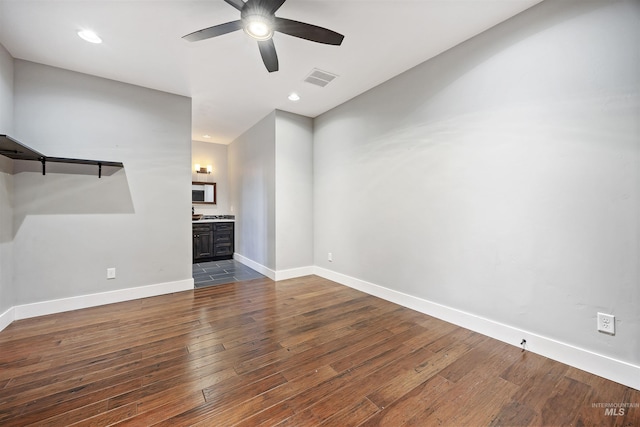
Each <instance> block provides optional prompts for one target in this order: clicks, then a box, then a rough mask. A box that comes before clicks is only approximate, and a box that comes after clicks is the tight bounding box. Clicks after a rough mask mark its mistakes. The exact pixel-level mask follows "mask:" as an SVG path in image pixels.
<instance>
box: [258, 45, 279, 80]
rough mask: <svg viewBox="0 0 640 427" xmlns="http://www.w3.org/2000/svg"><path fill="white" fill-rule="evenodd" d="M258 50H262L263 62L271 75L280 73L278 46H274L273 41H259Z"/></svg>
mask: <svg viewBox="0 0 640 427" xmlns="http://www.w3.org/2000/svg"><path fill="white" fill-rule="evenodd" d="M258 48H259V49H260V55H262V61H263V62H264V66H265V67H267V70H268V71H269V72H270V73H273V72H274V71H278V55H277V54H276V46H275V45H274V44H273V39H269V40H259V41H258Z"/></svg>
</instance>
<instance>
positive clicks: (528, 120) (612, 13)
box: [314, 1, 640, 364]
mask: <svg viewBox="0 0 640 427" xmlns="http://www.w3.org/2000/svg"><path fill="white" fill-rule="evenodd" d="M639 21H640V2H638V1H597V2H592V1H546V2H543V3H541V4H540V5H538V6H535V7H534V8H532V9H530V10H528V11H526V12H524V13H523V14H521V15H518V16H517V17H515V18H513V19H511V20H509V21H507V22H506V23H503V24H501V25H499V26H497V27H494V28H492V29H490V30H489V31H487V32H485V33H483V34H481V35H480V36H478V37H476V38H474V39H472V40H470V41H468V42H466V43H464V44H462V45H459V46H457V47H456V48H454V49H452V50H450V51H448V52H445V53H444V54H441V55H440V56H438V57H436V58H435V59H433V60H431V61H428V62H426V63H424V64H422V65H420V66H418V67H416V68H414V69H412V70H410V71H408V72H406V73H404V74H403V75H401V76H399V77H397V78H395V79H393V80H391V81H389V82H387V83H385V84H383V85H381V86H379V87H377V88H375V89H373V90H371V91H369V92H367V93H365V94H363V95H361V96H359V97H358V98H356V99H353V100H351V101H349V102H347V103H346V104H343V105H341V106H340V107H338V108H336V109H334V110H332V111H330V112H328V113H326V114H324V115H322V116H320V117H318V118H317V119H316V120H315V122H314V126H315V136H314V181H315V187H314V190H315V191H314V206H315V207H314V218H315V220H314V221H315V232H314V237H315V265H317V266H320V267H324V268H328V269H331V270H334V271H336V272H339V273H343V274H346V275H349V276H352V277H355V278H359V279H362V280H366V281H369V282H372V283H375V284H377V285H381V286H384V287H387V288H390V289H393V290H396V291H399V292H404V293H406V294H409V295H413V296H416V297H420V298H424V299H427V300H430V301H433V302H436V303H440V304H444V305H447V306H449V307H453V308H456V309H460V310H464V311H466V312H469V313H473V314H476V315H479V316H482V317H485V318H488V319H492V320H495V321H497V322H501V323H504V324H507V325H510V326H514V327H517V328H522V329H524V330H528V331H531V332H534V333H538V334H540V335H543V336H546V337H549V338H553V339H556V340H559V341H561V342H564V343H568V344H572V345H575V346H578V347H581V348H584V349H588V350H591V351H595V352H597V353H600V354H604V355H609V356H612V357H615V358H617V359H620V360H624V361H628V362H630V363H635V364H638V363H639V362H640V310H638V307H639V306H640V286H638V284H639V283H640V276H639V272H638V268H639V260H640V244H639V243H640V231H639V230H640V227H639V225H640V124H639V123H640V121H639V120H638V118H639V117H640V69H639V68H640V65H639V64H640V26H639V25H638V22H639ZM327 252H333V256H334V262H333V263H329V262H327V257H326V256H327ZM598 311H602V312H606V313H612V314H614V315H616V319H617V334H616V335H615V336H609V335H605V334H602V333H598V332H597V331H596V320H595V319H596V312H598Z"/></svg>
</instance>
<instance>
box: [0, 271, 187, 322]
mask: <svg viewBox="0 0 640 427" xmlns="http://www.w3.org/2000/svg"><path fill="white" fill-rule="evenodd" d="M191 289H193V279H186V280H179V281H176V282H166V283H159V284H156V285H148V286H140V287H137V288H128V289H118V290H114V291H109V292H100V293H97V294H90V295H81V296H77V297H70V298H61V299H57V300H51V301H42V302H35V303H31V304H24V305H17V306H15V307H12V308H11V309H10V310H12V311H13V316H12V317H13V319H11V321H13V320H20V319H28V318H31V317H37V316H45V315H47V314H54V313H62V312H64V311H71V310H78V309H81V308H88V307H95V306H99V305H105V304H111V303H114V302H122V301H129V300H134V299H138V298H147V297H153V296H157V295H163V294H170V293H173V292H181V291H187V290H191ZM8 312H9V311H7V312H5V314H3V315H2V317H4V316H5V315H6V314H7V313H8ZM9 317H11V316H9ZM9 323H11V322H9ZM2 325H4V320H2V321H0V326H2ZM7 325H8V323H7ZM7 325H4V327H6V326H7ZM2 329H4V328H3V327H0V330H2Z"/></svg>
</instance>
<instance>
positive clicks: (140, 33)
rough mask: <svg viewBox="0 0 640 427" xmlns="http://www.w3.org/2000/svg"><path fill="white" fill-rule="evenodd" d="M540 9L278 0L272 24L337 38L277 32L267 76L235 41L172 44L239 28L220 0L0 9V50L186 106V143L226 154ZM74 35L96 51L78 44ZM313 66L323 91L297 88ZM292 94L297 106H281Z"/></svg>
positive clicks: (442, 0) (387, 0)
mask: <svg viewBox="0 0 640 427" xmlns="http://www.w3.org/2000/svg"><path fill="white" fill-rule="evenodd" d="M540 1H541V0H412V1H400V0H381V1H375V0H374V1H369V0H322V1H321V0H288V1H287V2H286V3H285V4H284V5H283V6H282V7H281V8H280V10H279V11H278V12H277V13H276V15H277V16H281V17H284V18H289V19H294V20H297V21H303V22H308V23H311V24H315V25H319V26H322V27H326V28H329V29H332V30H334V31H337V32H339V33H341V34H344V36H345V39H344V42H343V43H342V46H339V47H336V46H328V45H322V44H317V43H312V42H309V41H306V40H301V39H297V38H294V37H290V36H287V35H283V34H278V33H276V35H275V36H274V43H275V46H276V50H277V52H278V58H279V61H280V71H278V72H275V73H268V72H267V70H266V69H265V67H264V65H263V63H262V60H261V58H260V54H259V52H258V47H257V44H256V42H255V41H254V40H252V39H250V38H249V36H247V35H246V34H244V32H242V31H237V32H234V33H230V34H226V35H223V36H220V37H216V38H213V39H209V40H203V41H199V42H194V43H190V42H187V41H185V40H183V39H182V38H181V37H182V36H184V35H185V34H188V33H191V32H193V31H196V30H200V29H202V28H206V27H210V26H213V25H217V24H221V23H224V22H228V21H233V20H236V19H239V12H238V11H237V10H236V9H234V8H233V7H231V6H230V5H228V4H227V3H225V2H224V1H223V0H0V43H1V44H2V45H4V46H5V48H6V49H7V50H8V51H9V53H11V55H12V56H13V57H15V58H19V59H25V60H29V61H34V62H38V63H42V64H47V65H52V66H56V67H61V68H65V69H69V70H74V71H79V72H82V73H87V74H92V75H96V76H100V77H105V78H109V79H113V80H118V81H122V82H126V83H132V84H135V85H139V86H144V87H148V88H152V89H158V90H162V91H166V92H170V93H174V94H179V95H184V96H188V97H191V98H192V99H193V123H192V137H193V139H194V140H200V141H210V142H216V143H221V144H228V143H230V142H231V141H232V140H233V139H234V138H236V137H237V136H239V135H240V134H241V133H242V132H244V131H245V130H247V129H248V128H249V127H251V126H252V125H254V124H255V123H256V122H258V121H259V120H260V119H262V118H263V117H264V116H266V115H267V114H268V113H270V112H271V111H273V110H274V109H280V110H284V111H290V112H293V113H297V114H301V115H304V116H308V117H316V116H318V115H320V114H322V113H323V112H325V111H328V110H330V109H331V108H333V107H335V106H337V105H340V104H341V103H343V102H345V101H347V100H349V99H351V98H353V97H355V96H357V95H358V94H360V93H362V92H365V91H366V90H368V89H370V88H372V87H374V86H376V85H378V84H380V83H382V82H384V81H386V80H388V79H390V78H391V77H393V76H396V75H398V74H400V73H402V72H403V71H406V70H407V69H409V68H412V67H414V66H415V65H418V64H419V63H421V62H424V61H426V60H427V59H429V58H431V57H433V56H435V55H437V54H438V53H440V52H443V51H445V50H447V49H449V48H451V47H453V46H455V45H457V44H459V43H461V42H462V41H464V40H467V39H469V38H471V37H473V36H474V35H476V34H479V33H481V32H482V31H484V30H486V29H488V28H490V27H492V26H494V25H496V24H498V23H499V22H502V21H504V20H506V19H508V18H510V17H511V16H513V15H516V14H517V13H520V12H522V11H523V10H525V9H527V8H529V7H531V6H533V5H534V4H536V3H539V2H540ZM85 28H88V29H92V30H94V31H95V32H96V33H98V35H99V36H100V37H102V39H103V40H104V43H102V44H100V45H93V44H90V43H87V42H85V41H83V40H81V39H80V38H79V37H78V36H77V35H76V32H77V31H78V30H80V29H85ZM313 68H319V69H321V70H325V71H329V72H331V73H333V74H337V75H338V76H339V77H338V78H337V79H335V80H334V81H333V82H332V83H331V84H329V85H328V86H326V87H325V88H320V87H318V86H314V85H311V84H309V83H305V82H303V80H304V78H305V77H306V76H307V75H308V74H309V72H310V71H311V70H312V69H313ZM292 91H295V92H297V93H299V94H300V96H301V98H302V99H301V100H300V101H298V102H295V103H294V102H291V101H289V100H288V99H287V96H288V95H289V93H291V92H292ZM205 134H207V135H210V136H211V138H209V139H206V138H204V137H203V135H205Z"/></svg>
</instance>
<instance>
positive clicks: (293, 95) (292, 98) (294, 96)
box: [289, 92, 300, 101]
mask: <svg viewBox="0 0 640 427" xmlns="http://www.w3.org/2000/svg"><path fill="white" fill-rule="evenodd" d="M289 101H300V95H298V94H297V93H295V92H291V94H290V95H289Z"/></svg>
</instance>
